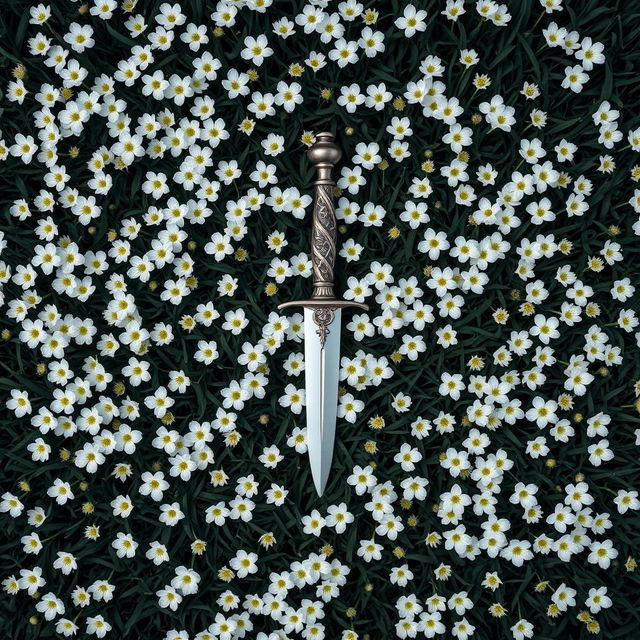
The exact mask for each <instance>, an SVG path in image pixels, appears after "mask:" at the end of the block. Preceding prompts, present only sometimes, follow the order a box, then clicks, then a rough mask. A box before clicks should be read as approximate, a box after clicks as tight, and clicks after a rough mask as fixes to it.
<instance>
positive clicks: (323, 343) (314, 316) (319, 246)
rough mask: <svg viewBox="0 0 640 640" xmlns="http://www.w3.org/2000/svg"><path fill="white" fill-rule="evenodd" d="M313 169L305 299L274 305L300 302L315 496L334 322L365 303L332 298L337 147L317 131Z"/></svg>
mask: <svg viewBox="0 0 640 640" xmlns="http://www.w3.org/2000/svg"><path fill="white" fill-rule="evenodd" d="M307 157H308V159H309V161H310V162H311V164H312V165H313V166H314V167H315V169H316V180H315V182H314V199H313V220H312V223H311V264H312V271H313V291H312V293H311V297H310V298H309V299H307V300H292V301H290V302H284V303H283V304H281V305H279V306H278V309H286V308H288V307H294V306H301V307H304V360H305V372H304V373H305V396H306V419H307V449H308V451H309V463H310V466H311V475H312V477H313V483H314V485H315V487H316V491H317V492H318V495H319V496H321V495H322V494H323V493H324V489H325V487H326V485H327V480H328V479H329V471H330V470H331V460H332V458H333V444H334V440H335V433H336V414H337V412H338V378H339V375H340V323H341V315H342V309H344V308H346V307H358V308H359V309H364V310H365V311H367V310H368V309H369V307H368V306H367V305H366V304H362V303H360V302H353V301H348V300H340V299H338V298H336V296H335V294H334V291H333V288H334V275H333V271H334V266H335V261H336V230H337V222H336V209H335V204H334V202H333V189H334V187H335V186H336V185H335V182H334V181H333V178H332V177H331V174H332V172H333V168H334V166H335V165H336V164H337V163H338V162H339V161H340V158H341V157H342V151H341V150H340V148H339V147H338V145H336V144H335V142H334V135H333V134H332V133H327V132H323V133H319V134H318V135H317V137H316V142H315V143H314V144H313V145H311V147H309V149H308V150H307Z"/></svg>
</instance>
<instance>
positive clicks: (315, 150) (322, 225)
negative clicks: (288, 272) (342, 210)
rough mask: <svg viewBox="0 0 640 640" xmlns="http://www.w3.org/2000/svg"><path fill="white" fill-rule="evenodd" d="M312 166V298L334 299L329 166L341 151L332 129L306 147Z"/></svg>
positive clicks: (333, 224)
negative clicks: (313, 178)
mask: <svg viewBox="0 0 640 640" xmlns="http://www.w3.org/2000/svg"><path fill="white" fill-rule="evenodd" d="M307 156H308V158H309V161H310V162H311V164H313V165H314V166H315V169H316V180H315V182H314V185H315V189H314V191H315V193H314V198H313V221H312V223H311V265H312V270H313V292H312V294H311V299H313V300H335V294H334V291H333V287H334V276H333V269H334V266H335V262H336V235H337V221H336V208H335V204H334V202H333V188H334V187H335V184H336V183H335V182H334V181H333V178H332V177H331V173H332V171H333V167H334V166H335V165H336V164H337V163H338V162H339V161H340V158H341V157H342V151H341V150H340V147H338V145H337V144H335V142H334V135H333V134H332V133H327V132H323V133H319V134H318V135H317V139H316V142H315V143H314V144H313V145H312V146H311V147H310V148H309V150H308V151H307Z"/></svg>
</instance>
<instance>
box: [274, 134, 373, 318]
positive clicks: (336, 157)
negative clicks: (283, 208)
mask: <svg viewBox="0 0 640 640" xmlns="http://www.w3.org/2000/svg"><path fill="white" fill-rule="evenodd" d="M307 157H308V158H309V161H310V162H311V164H313V165H314V166H315V168H316V180H315V182H314V185H315V194H314V200H313V220H312V223H311V264H312V269H313V292H312V293H311V297H310V298H309V299H308V300H292V301H291V302H284V303H283V304H281V305H279V306H278V309H285V308H287V307H292V306H303V307H307V308H312V309H314V321H315V323H316V324H317V325H318V327H319V328H322V326H323V325H324V326H325V327H327V326H328V325H329V324H331V321H332V320H333V311H334V310H335V309H338V308H343V307H358V308H360V309H364V310H365V311H366V310H368V309H369V307H368V306H367V305H366V304H363V303H361V302H352V301H349V300H338V299H337V298H336V296H335V293H334V291H333V288H334V273H333V272H334V266H335V262H336V235H337V226H338V225H337V221H336V208H335V205H334V203H333V189H334V187H335V186H336V185H335V182H334V181H333V178H332V177H331V174H332V172H333V168H334V166H335V165H336V164H337V163H338V162H339V161H340V158H341V157H342V151H340V147H338V145H337V144H336V143H335V142H334V135H333V133H327V132H323V133H319V134H318V135H317V136H316V142H315V143H314V144H313V145H312V146H311V147H310V148H309V150H308V151H307Z"/></svg>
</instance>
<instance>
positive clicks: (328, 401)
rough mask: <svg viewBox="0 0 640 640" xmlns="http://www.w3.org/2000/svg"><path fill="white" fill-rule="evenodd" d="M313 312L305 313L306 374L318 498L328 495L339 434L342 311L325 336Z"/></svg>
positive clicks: (336, 312) (310, 443)
mask: <svg viewBox="0 0 640 640" xmlns="http://www.w3.org/2000/svg"><path fill="white" fill-rule="evenodd" d="M313 312H314V310H313V309H309V308H305V310H304V361H305V363H304V372H305V373H304V375H305V386H306V409H307V448H308V450H309V462H310V463H311V474H312V476H313V483H314V484H315V486H316V491H317V492H318V495H319V496H321V495H322V494H323V493H324V489H325V486H326V484H327V480H328V479H329V471H330V470H331V459H332V457H333V441H334V439H335V435H336V414H337V412H338V378H339V375H340V320H341V315H342V312H341V309H334V318H333V321H332V322H331V324H329V325H328V326H327V328H328V332H327V333H326V334H325V336H324V341H323V340H322V337H321V336H320V335H319V334H318V325H317V324H316V323H315V322H314V319H313Z"/></svg>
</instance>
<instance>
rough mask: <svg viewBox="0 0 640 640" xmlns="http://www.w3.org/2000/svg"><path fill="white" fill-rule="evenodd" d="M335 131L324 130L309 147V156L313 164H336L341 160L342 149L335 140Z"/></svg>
mask: <svg viewBox="0 0 640 640" xmlns="http://www.w3.org/2000/svg"><path fill="white" fill-rule="evenodd" d="M334 138H335V136H334V135H333V133H329V132H326V131H323V132H322V133H319V134H318V135H317V136H316V141H315V142H314V143H313V144H312V145H311V147H309V150H308V151H307V157H308V158H309V161H310V162H311V164H313V165H316V166H317V165H330V166H332V167H333V166H334V165H336V164H338V162H340V158H341V157H342V151H340V147H338V145H337V144H336V143H335V142H334Z"/></svg>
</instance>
